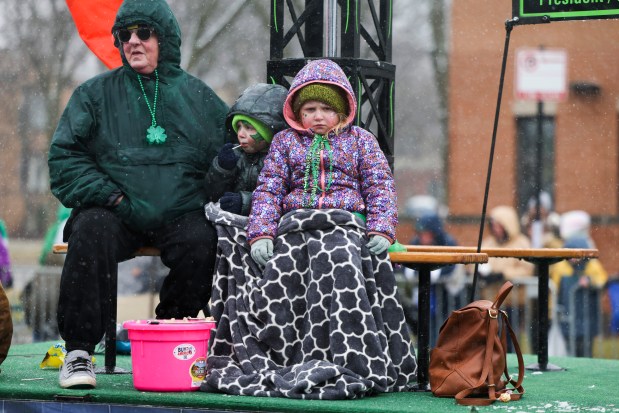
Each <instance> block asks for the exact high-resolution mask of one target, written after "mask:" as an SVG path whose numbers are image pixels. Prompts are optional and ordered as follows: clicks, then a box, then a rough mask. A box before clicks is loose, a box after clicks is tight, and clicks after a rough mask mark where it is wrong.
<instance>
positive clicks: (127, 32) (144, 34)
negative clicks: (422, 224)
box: [116, 26, 155, 43]
mask: <svg viewBox="0 0 619 413" xmlns="http://www.w3.org/2000/svg"><path fill="white" fill-rule="evenodd" d="M154 31H155V30H154V29H152V28H150V27H146V26H140V27H138V28H136V29H120V30H118V31H117V32H116V37H118V40H120V41H121V42H122V43H127V42H128V41H129V40H131V35H132V34H133V33H136V34H137V35H138V39H140V40H141V41H143V42H145V41H146V40H148V39H150V36H151V34H152V33H153V32H154Z"/></svg>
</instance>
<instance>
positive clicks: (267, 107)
mask: <svg viewBox="0 0 619 413" xmlns="http://www.w3.org/2000/svg"><path fill="white" fill-rule="evenodd" d="M287 94H288V90H287V89H286V88H285V87H283V86H281V85H276V84H266V83H258V84H256V85H253V86H250V87H248V88H247V89H245V91H243V93H242V94H241V96H239V98H238V99H237V100H236V102H234V104H233V105H232V107H231V108H230V111H229V112H228V115H227V116H226V126H227V128H228V131H229V133H230V134H236V137H237V139H238V144H236V145H235V144H234V143H226V144H225V145H224V146H223V147H222V148H221V150H220V151H219V154H218V155H217V157H216V158H215V159H214V160H213V164H212V165H211V168H210V169H209V172H208V175H207V179H206V186H207V188H209V189H210V191H211V197H212V200H213V201H219V205H220V207H221V209H223V210H224V211H228V212H232V213H233V214H240V215H245V216H247V215H249V211H250V208H251V195H252V192H253V190H254V189H255V188H256V184H257V181H258V174H259V173H260V170H261V169H262V166H263V164H264V157H265V156H266V154H267V152H268V151H269V145H270V144H271V141H272V140H273V135H274V134H275V133H277V132H279V131H280V130H282V129H284V128H285V127H286V126H287V125H286V121H285V120H284V114H283V112H282V111H283V108H284V100H285V99H286V95H287Z"/></svg>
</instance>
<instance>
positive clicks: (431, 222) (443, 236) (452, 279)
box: [404, 213, 466, 346]
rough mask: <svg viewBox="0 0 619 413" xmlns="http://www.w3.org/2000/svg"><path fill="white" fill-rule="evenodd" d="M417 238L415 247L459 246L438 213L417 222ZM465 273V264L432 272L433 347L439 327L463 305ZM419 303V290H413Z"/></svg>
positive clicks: (407, 272) (410, 273) (410, 272)
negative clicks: (461, 295) (462, 293)
mask: <svg viewBox="0 0 619 413" xmlns="http://www.w3.org/2000/svg"><path fill="white" fill-rule="evenodd" d="M415 233H416V235H415V237H414V238H413V239H412V240H411V242H410V243H411V244H412V245H438V246H456V245H458V243H457V242H456V240H455V239H454V238H453V237H452V236H451V235H450V234H449V233H447V232H446V231H445V229H444V227H443V221H442V220H441V218H440V217H439V216H438V214H436V213H427V214H425V215H422V216H421V217H420V218H418V219H417V222H416V223H415ZM404 274H405V276H406V277H407V278H409V279H411V278H413V277H417V275H418V274H417V271H414V270H411V269H408V268H407V269H406V270H405V271H404ZM465 278H466V276H465V274H464V268H463V266H462V265H446V266H444V267H441V268H439V269H436V270H433V271H432V272H431V273H430V282H431V283H432V288H431V290H430V316H431V318H430V345H431V346H433V345H434V343H435V342H436V339H437V337H438V335H437V333H438V328H439V327H440V325H441V324H442V322H443V320H444V319H445V318H446V317H447V315H449V313H450V312H451V311H453V310H455V309H458V308H460V307H461V306H462V305H463V301H462V300H461V297H460V292H461V291H462V289H463V288H464V284H465V281H466V280H465ZM437 284H438V285H437ZM413 297H414V300H413V302H415V303H416V297H417V291H413Z"/></svg>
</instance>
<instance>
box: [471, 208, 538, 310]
mask: <svg viewBox="0 0 619 413" xmlns="http://www.w3.org/2000/svg"><path fill="white" fill-rule="evenodd" d="M481 248H531V242H530V241H529V238H528V237H527V236H526V235H524V234H523V233H522V232H521V230H520V222H519V221H518V215H517V213H516V210H515V209H514V208H513V207H511V206H506V205H501V206H497V207H495V208H493V209H492V210H491V211H490V213H489V214H488V227H487V236H486V237H485V238H484V239H483V240H482V243H481ZM478 270H479V274H480V275H481V281H482V284H483V285H484V287H483V288H482V298H483V299H486V300H494V297H495V295H496V293H497V292H498V290H499V288H500V287H501V286H502V285H503V283H504V282H505V281H506V280H507V281H512V282H513V283H514V284H518V281H519V280H520V279H522V278H527V277H531V276H532V275H533V270H534V266H533V264H531V263H530V262H527V261H524V260H519V259H517V258H502V257H501V258H498V257H490V258H489V259H488V262H487V263H486V264H481V265H479V267H478ZM520 304H521V305H524V302H520Z"/></svg>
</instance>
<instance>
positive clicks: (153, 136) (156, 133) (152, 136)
mask: <svg viewBox="0 0 619 413" xmlns="http://www.w3.org/2000/svg"><path fill="white" fill-rule="evenodd" d="M167 137H168V136H167V135H166V134H165V129H163V128H162V127H161V126H150V127H149V128H148V129H147V130H146V140H147V141H148V143H150V144H160V143H164V142H165V140H166V138H167Z"/></svg>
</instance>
